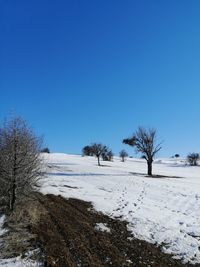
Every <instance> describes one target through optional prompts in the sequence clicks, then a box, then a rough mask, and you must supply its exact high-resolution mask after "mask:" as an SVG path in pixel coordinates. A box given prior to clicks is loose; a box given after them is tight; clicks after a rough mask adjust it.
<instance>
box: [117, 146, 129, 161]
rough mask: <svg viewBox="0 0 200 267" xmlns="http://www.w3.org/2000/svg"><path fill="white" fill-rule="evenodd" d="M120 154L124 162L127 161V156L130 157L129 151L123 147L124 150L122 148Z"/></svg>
mask: <svg viewBox="0 0 200 267" xmlns="http://www.w3.org/2000/svg"><path fill="white" fill-rule="evenodd" d="M119 156H120V158H121V159H122V162H124V161H125V158H127V157H128V153H127V152H126V151H125V150H124V149H123V150H121V151H120V152H119Z"/></svg>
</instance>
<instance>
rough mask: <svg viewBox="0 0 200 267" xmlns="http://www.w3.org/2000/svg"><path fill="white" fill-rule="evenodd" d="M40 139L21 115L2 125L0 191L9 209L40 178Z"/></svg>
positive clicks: (31, 189)
mask: <svg viewBox="0 0 200 267" xmlns="http://www.w3.org/2000/svg"><path fill="white" fill-rule="evenodd" d="M40 150H41V138H38V137H36V136H35V134H34V133H33V131H32V130H31V129H30V127H29V126H28V125H27V123H26V121H25V120H23V119H22V118H20V117H14V118H10V119H9V120H8V121H7V122H5V124H4V126H3V127H2V128H0V188H1V189H0V193H1V196H0V198H1V201H2V200H3V202H4V204H5V205H6V206H7V208H8V210H9V211H13V210H14V208H15V206H16V204H17V203H18V202H19V203H20V202H21V201H23V200H24V199H25V198H26V197H27V196H29V194H30V192H32V191H33V190H35V188H36V186H37V182H38V180H39V178H40V177H41V158H40V153H39V152H40Z"/></svg>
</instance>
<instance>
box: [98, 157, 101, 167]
mask: <svg viewBox="0 0 200 267" xmlns="http://www.w3.org/2000/svg"><path fill="white" fill-rule="evenodd" d="M97 159H98V166H101V164H100V157H97Z"/></svg>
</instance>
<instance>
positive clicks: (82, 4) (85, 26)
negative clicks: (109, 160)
mask: <svg viewBox="0 0 200 267" xmlns="http://www.w3.org/2000/svg"><path fill="white" fill-rule="evenodd" d="M199 14H200V1H198V0H192V1H190V0H187V1H185V0H166V1H160V0H157V1H155V0H151V1H149V0H146V1H145V0H137V1H134V0H126V1H123V0H121V1H118V0H85V1H82V0H79V1H77V0H71V1H67V0H58V1H55V0H54V1H52V0H28V1H27V0H23V1H22V0H18V1H16V0H13V1H12V0H0V33H1V34H0V93H1V94H0V95H1V103H0V119H1V120H2V119H3V118H4V117H5V116H6V115H7V114H8V113H9V112H10V111H13V110H14V111H15V112H16V114H18V115H21V116H23V117H24V118H25V119H27V120H28V121H29V123H30V124H31V125H32V126H33V127H34V129H35V131H36V132H37V133H38V134H44V136H45V142H46V144H47V145H48V146H49V148H50V149H51V150H52V151H57V152H68V153H79V152H80V150H81V148H82V147H83V146H84V145H86V144H88V143H90V142H95V141H97V142H102V143H105V144H107V145H108V146H110V147H111V148H112V149H113V150H114V152H115V153H118V151H119V150H120V149H122V148H125V149H126V148H127V150H128V151H129V152H130V151H131V150H130V149H128V147H126V146H125V145H122V144H121V140H122V139H123V138H124V137H128V136H129V135H130V134H131V133H132V132H133V131H134V130H135V129H136V128H137V126H138V125H143V126H147V127H148V126H152V127H155V128H157V130H158V136H159V138H160V140H164V143H163V150H162V151H161V152H160V156H171V155H173V154H175V153H180V154H181V155H183V156H184V155H185V154H187V153H188V152H190V151H191V152H192V151H196V152H199V151H200V121H199V120H200V15H199Z"/></svg>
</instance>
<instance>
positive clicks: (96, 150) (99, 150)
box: [91, 143, 107, 166]
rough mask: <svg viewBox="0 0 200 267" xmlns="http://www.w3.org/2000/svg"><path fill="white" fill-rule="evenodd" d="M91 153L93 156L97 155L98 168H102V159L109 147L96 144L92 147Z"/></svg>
mask: <svg viewBox="0 0 200 267" xmlns="http://www.w3.org/2000/svg"><path fill="white" fill-rule="evenodd" d="M91 151H92V154H93V155H95V156H96V157H97V160H98V166H100V165H101V164H100V157H101V156H102V155H103V154H104V153H106V152H107V147H106V146H105V145H102V144H97V143H94V144H92V145H91Z"/></svg>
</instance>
